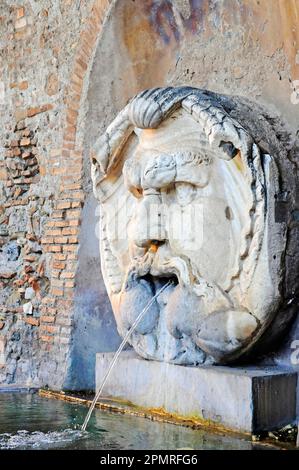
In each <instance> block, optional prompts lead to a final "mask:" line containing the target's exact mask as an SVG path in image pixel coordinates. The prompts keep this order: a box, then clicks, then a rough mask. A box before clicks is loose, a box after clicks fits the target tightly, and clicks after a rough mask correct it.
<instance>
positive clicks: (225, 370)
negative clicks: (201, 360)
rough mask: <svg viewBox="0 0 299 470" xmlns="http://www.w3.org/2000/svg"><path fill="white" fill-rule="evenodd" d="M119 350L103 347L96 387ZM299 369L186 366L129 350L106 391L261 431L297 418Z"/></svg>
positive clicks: (230, 426) (224, 424) (225, 424)
mask: <svg viewBox="0 0 299 470" xmlns="http://www.w3.org/2000/svg"><path fill="white" fill-rule="evenodd" d="M112 358H113V353H98V354H97V359H96V390H98V389H99V387H100V385H101V382H102V379H103V377H104V375H105V372H106V370H107V368H108V366H109V364H110V362H111V360H112ZM296 386H297V374H296V373H294V372H292V371H290V370H288V369H282V368H277V367H262V368H254V367H224V366H202V367H186V366H178V365H173V364H166V363H164V362H163V363H162V362H155V361H146V360H144V359H141V358H140V357H138V356H137V355H136V353H134V352H133V351H124V352H123V353H122V354H121V355H120V357H119V359H118V361H117V363H116V365H115V367H114V370H112V372H111V375H110V377H109V379H108V381H107V384H106V385H105V388H104V390H103V395H102V396H106V397H107V396H109V397H113V398H114V399H122V400H126V401H130V402H132V403H133V404H134V405H138V406H141V407H144V408H149V409H153V408H162V409H163V410H165V411H166V412H167V413H170V414H174V415H178V416H180V417H184V418H186V419H193V420H198V421H201V422H202V421H204V422H205V423H206V424H214V425H215V424H216V425H218V426H222V427H226V428H228V429H231V430H234V431H238V432H245V433H252V434H257V433H259V432H261V431H266V430H267V431H268V430H274V429H278V428H280V427H283V426H284V425H286V424H293V423H295V421H296Z"/></svg>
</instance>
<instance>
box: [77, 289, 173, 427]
mask: <svg viewBox="0 0 299 470" xmlns="http://www.w3.org/2000/svg"><path fill="white" fill-rule="evenodd" d="M172 283H173V281H168V282H167V283H166V284H165V285H164V286H163V287H162V288H161V289H160V290H158V292H157V293H156V294H155V296H154V297H153V298H152V299H151V300H150V301H149V302H148V303H147V304H146V306H145V307H144V309H143V310H142V311H141V312H140V313H139V315H138V317H137V318H136V320H135V321H134V323H133V324H132V326H131V328H130V329H129V330H128V331H127V333H126V335H125V337H124V339H123V340H122V342H121V344H120V346H119V348H118V350H117V351H116V353H115V355H114V356H113V359H112V361H111V363H110V365H109V367H108V370H107V372H106V374H105V376H104V378H103V381H102V383H101V386H100V388H99V390H98V392H97V393H96V395H95V397H94V399H93V401H92V403H91V405H90V408H89V410H88V413H87V415H86V418H85V420H84V423H83V425H82V431H85V430H86V427H87V425H88V422H89V420H90V417H91V415H92V412H93V410H94V407H95V405H96V403H97V401H98V399H99V397H100V395H101V393H102V391H103V389H104V386H105V384H106V382H107V380H108V377H109V375H110V373H111V371H112V369H113V367H114V365H115V363H116V361H117V359H118V357H119V355H120V353H121V352H122V350H123V349H124V347H125V345H126V343H127V341H128V339H129V338H130V336H131V334H132V333H133V331H134V330H135V328H136V327H137V325H138V323H139V322H140V321H141V319H142V318H143V316H144V315H145V314H146V312H147V311H148V309H149V308H150V306H151V305H152V304H153V303H154V301H155V300H156V298H157V297H158V296H159V295H160V294H161V293H162V292H163V291H164V290H165V289H166V288H167V287H169V286H170V285H171V284H172Z"/></svg>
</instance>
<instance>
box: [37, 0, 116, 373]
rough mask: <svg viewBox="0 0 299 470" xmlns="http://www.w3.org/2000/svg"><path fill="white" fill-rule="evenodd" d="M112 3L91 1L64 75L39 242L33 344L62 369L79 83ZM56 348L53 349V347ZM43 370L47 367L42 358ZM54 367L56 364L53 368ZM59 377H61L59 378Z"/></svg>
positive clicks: (79, 157)
mask: <svg viewBox="0 0 299 470" xmlns="http://www.w3.org/2000/svg"><path fill="white" fill-rule="evenodd" d="M112 3H113V0H95V1H94V4H93V7H92V9H91V13H90V16H89V19H88V21H87V22H86V24H85V26H84V29H83V30H82V31H81V33H80V40H79V44H78V47H77V51H76V53H75V58H74V64H73V68H72V72H71V75H70V80H69V86H68V90H67V96H66V98H65V103H66V109H65V116H64V126H63V129H62V133H63V136H62V145H61V151H60V161H61V166H60V168H59V170H58V171H57V172H56V175H57V181H58V182H59V184H60V186H59V188H58V191H57V194H58V196H57V200H56V201H55V209H54V211H53V213H52V215H51V219H50V220H49V221H48V223H47V225H46V230H45V236H44V238H43V239H42V244H43V248H44V251H45V252H47V253H49V254H50V281H51V287H50V292H49V295H48V296H47V297H45V298H44V299H43V300H42V304H43V305H42V307H41V310H42V316H41V318H40V325H39V340H40V345H41V350H42V351H53V353H54V352H56V350H57V348H58V349H59V362H60V367H61V368H63V369H64V371H65V370H66V367H67V361H66V358H67V357H68V353H69V349H70V343H71V334H72V326H73V318H72V306H73V296H74V287H75V275H76V269H77V261H78V249H79V240H78V236H79V230H80V221H81V213H82V208H83V204H84V193H83V190H82V176H83V175H82V172H83V149H82V147H81V145H80V142H79V139H78V135H79V124H80V107H81V105H82V102H83V101H84V96H85V89H84V84H85V83H86V81H87V80H88V76H89V71H90V67H91V64H92V59H93V54H94V51H95V48H96V45H97V40H98V38H99V36H100V33H101V31H102V25H103V23H104V19H105V16H106V14H107V13H108V11H109V9H110V6H111V5H112ZM54 346H56V347H55V348H54V350H53V347H54ZM44 367H47V359H46V356H45V360H44ZM58 367H59V365H58ZM63 375H64V374H63V373H62V376H63Z"/></svg>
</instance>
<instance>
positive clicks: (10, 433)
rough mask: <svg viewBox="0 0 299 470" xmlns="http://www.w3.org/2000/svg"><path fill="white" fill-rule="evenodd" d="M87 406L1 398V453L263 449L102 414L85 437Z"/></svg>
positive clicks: (22, 396) (31, 396) (20, 396)
mask: <svg viewBox="0 0 299 470" xmlns="http://www.w3.org/2000/svg"><path fill="white" fill-rule="evenodd" d="M86 412H87V407H86V406H84V405H77V404H74V403H68V402H64V401H59V400H54V399H49V398H44V397H40V396H39V395H38V394H37V393H0V449H102V450H110V449H134V450H137V449H143V450H151V449H155V450H162V449H166V450H174V449H194V450H201V449H252V448H253V447H254V448H259V447H260V445H259V444H254V443H251V441H249V440H246V439H238V438H236V437H232V436H228V435H218V434H212V433H210V432H206V431H202V430H192V429H190V428H185V427H182V426H177V425H173V424H166V423H159V422H153V421H150V420H148V419H145V418H139V417H133V416H128V415H120V414H116V413H110V412H106V411H101V410H99V409H96V410H95V411H94V414H93V416H92V417H91V420H90V423H89V426H88V431H87V432H81V431H80V427H81V424H82V423H83V421H84V418H85V415H86Z"/></svg>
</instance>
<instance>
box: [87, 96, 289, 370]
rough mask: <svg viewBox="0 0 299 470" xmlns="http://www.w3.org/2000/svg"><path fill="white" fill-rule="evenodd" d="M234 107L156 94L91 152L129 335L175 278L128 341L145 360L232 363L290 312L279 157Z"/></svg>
mask: <svg viewBox="0 0 299 470" xmlns="http://www.w3.org/2000/svg"><path fill="white" fill-rule="evenodd" d="M226 100H227V99H226V98H225V97H221V96H219V95H215V94H214V93H211V92H207V91H204V90H198V89H195V88H189V87H178V88H157V89H152V90H146V91H144V92H142V93H140V94H139V95H137V96H136V97H134V98H133V99H132V100H131V101H130V102H129V104H128V105H127V106H126V107H125V108H124V109H123V110H122V111H121V112H120V113H119V115H118V116H117V117H116V119H115V120H114V121H113V122H112V124H111V125H110V126H109V127H108V129H107V130H106V132H105V134H104V135H103V136H101V137H100V138H99V139H98V141H97V142H96V144H95V146H94V149H93V151H92V180H93V187H94V193H95V196H96V198H97V199H98V201H99V202H100V207H101V219H100V232H101V237H100V251H101V260H102V271H103V277H104V282H105V285H106V288H107V291H108V295H109V298H110V300H111V304H112V308H113V311H114V315H115V318H116V322H117V327H118V331H119V333H120V335H121V336H124V335H125V333H126V332H127V330H128V329H129V328H130V326H131V325H132V323H133V322H134V320H135V319H136V317H137V316H138V314H139V313H140V312H141V310H142V309H143V308H144V307H145V305H146V304H147V303H148V301H149V300H150V299H151V298H152V297H153V296H154V295H155V293H156V292H157V291H158V290H159V289H160V288H161V287H162V286H163V285H164V284H165V283H166V282H168V281H169V280H170V279H171V280H172V285H171V286H170V287H168V288H166V289H165V290H164V291H163V293H162V294H161V296H159V297H158V298H157V300H156V301H155V302H154V303H153V305H152V306H151V308H150V309H149V311H148V312H147V314H146V315H145V316H144V318H143V320H142V321H141V322H140V323H139V325H138V326H137V328H136V330H135V332H134V333H133V335H132V337H131V340H130V342H131V345H132V346H133V348H134V349H135V351H136V352H137V353H138V354H139V355H141V356H142V357H144V358H147V359H155V360H160V361H166V362H173V363H176V364H202V363H208V362H209V363H211V362H218V363H228V362H231V361H234V360H236V359H237V358H239V357H240V356H242V355H246V354H247V353H248V352H249V351H250V350H251V349H252V348H253V347H254V346H255V345H257V344H258V343H259V342H262V341H264V338H265V335H266V334H267V332H268V334H269V337H270V336H271V337H272V336H275V334H274V333H275V329H277V328H278V327H275V322H277V316H278V315H279V313H278V310H279V309H285V311H286V312H287V313H285V323H287V320H289V318H291V316H292V308H293V305H292V302H293V301H292V300H291V297H290V296H289V297H288V298H283V297H284V296H283V294H282V291H281V284H282V282H283V281H284V273H283V269H282V259H283V253H284V251H285V248H286V234H285V224H283V223H277V222H276V221H275V200H276V196H277V194H278V193H279V191H280V189H279V172H278V169H277V165H276V162H275V158H274V156H273V155H269V154H268V153H266V152H263V151H262V150H261V148H260V147H259V146H258V145H257V143H256V142H255V140H254V137H253V136H252V135H251V133H250V132H249V131H248V129H246V126H245V125H244V123H242V124H241V122H240V121H239V120H237V119H235V118H234V117H232V116H231V114H230V112H229V111H230V110H231V108H232V106H231V108H229V107H228V106H226V105H227V102H228V101H226ZM232 102H233V101H232ZM276 324H277V323H276Z"/></svg>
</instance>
